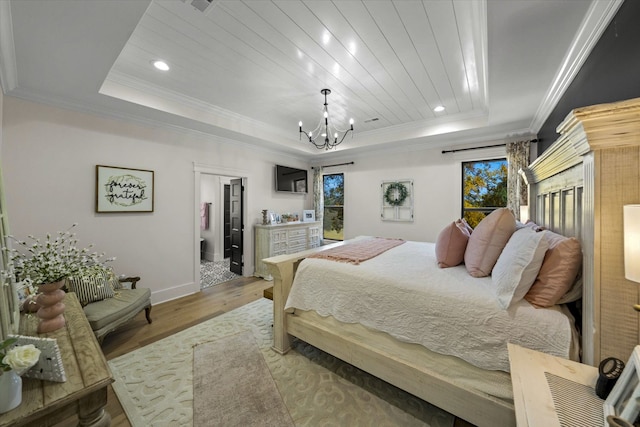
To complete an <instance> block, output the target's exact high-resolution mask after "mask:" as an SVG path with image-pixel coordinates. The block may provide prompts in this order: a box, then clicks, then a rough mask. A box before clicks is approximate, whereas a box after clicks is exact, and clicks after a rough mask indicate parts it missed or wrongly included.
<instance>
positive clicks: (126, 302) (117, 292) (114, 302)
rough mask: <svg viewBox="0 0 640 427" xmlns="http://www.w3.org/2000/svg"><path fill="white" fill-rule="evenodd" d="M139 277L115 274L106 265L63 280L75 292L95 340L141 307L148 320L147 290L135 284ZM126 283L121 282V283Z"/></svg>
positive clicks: (149, 299) (117, 326) (148, 320)
mask: <svg viewBox="0 0 640 427" xmlns="http://www.w3.org/2000/svg"><path fill="white" fill-rule="evenodd" d="M138 281H140V277H121V278H117V277H116V276H115V274H114V273H113V271H111V270H110V269H103V268H97V269H96V272H95V274H92V275H89V276H86V277H81V278H77V279H69V280H68V281H67V289H68V291H70V292H75V293H76V294H77V296H78V300H79V301H80V303H81V304H82V305H83V310H84V314H85V316H87V320H88V321H89V325H91V329H92V330H93V333H94V335H95V336H96V338H97V339H98V342H100V343H102V340H103V339H104V337H105V336H106V335H107V334H108V333H110V332H112V331H114V330H116V329H117V328H119V327H120V326H122V325H124V324H126V323H128V322H129V321H130V320H132V319H133V318H134V317H135V316H136V315H137V314H138V313H140V312H141V311H142V310H145V315H146V318H147V322H148V323H151V322H152V320H151V290H150V289H148V288H138V287H137V283H138ZM127 283H128V284H130V285H128V286H125V284H127Z"/></svg>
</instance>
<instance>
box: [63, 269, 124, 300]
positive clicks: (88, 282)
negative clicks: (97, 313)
mask: <svg viewBox="0 0 640 427" xmlns="http://www.w3.org/2000/svg"><path fill="white" fill-rule="evenodd" d="M67 287H68V288H69V291H71V292H75V293H76V295H77V296H78V300H79V301H80V304H82V305H87V304H89V303H90V302H95V301H102V300H103V299H106V298H113V297H114V296H115V293H114V292H113V288H111V285H110V284H109V282H107V280H105V276H104V269H103V268H95V269H93V270H92V271H91V272H89V273H88V274H86V275H85V276H82V277H69V278H68V279H67Z"/></svg>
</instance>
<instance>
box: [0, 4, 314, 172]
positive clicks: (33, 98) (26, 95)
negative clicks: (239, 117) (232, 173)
mask: <svg viewBox="0 0 640 427" xmlns="http://www.w3.org/2000/svg"><path fill="white" fill-rule="evenodd" d="M0 3H1V1H0ZM8 96H11V97H14V98H18V99H22V100H24V101H28V102H34V103H37V104H43V105H48V106H50V107H54V108H61V109H64V110H68V111H73V112H77V113H83V114H90V115H93V116H96V117H100V118H105V119H111V120H118V121H121V122H125V123H131V124H135V125H140V126H144V127H148V128H153V129H157V128H160V129H166V130H169V131H173V132H176V133H179V134H183V135H192V136H195V137H198V138H202V139H206V140H207V141H209V142H213V143H216V144H222V145H233V146H234V147H236V148H241V149H246V150H251V151H259V152H262V153H267V154H271V155H276V156H288V157H291V158H292V159H296V160H302V161H309V159H310V158H312V157H313V156H311V155H308V154H305V153H296V152H292V151H286V150H285V149H281V148H272V147H269V146H265V145H261V144H255V143H251V142H246V141H241V140H238V139H232V138H228V137H224V136H220V135H217V134H215V133H213V132H206V131H203V130H199V129H193V128H191V127H186V126H180V125H177V124H173V123H169V122H167V121H162V120H155V119H150V118H148V117H143V116H140V115H133V114H130V113H122V112H120V111H114V110H112V109H108V108H96V107H95V106H94V105H85V104H82V103H78V102H72V101H69V100H66V99H62V98H60V97H57V96H56V97H53V96H51V97H49V96H43V95H42V94H41V93H37V94H36V93H32V92H29V91H25V90H22V89H16V90H14V91H13V92H12V93H11V94H9V95H8Z"/></svg>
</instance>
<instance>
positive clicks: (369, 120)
mask: <svg viewBox="0 0 640 427" xmlns="http://www.w3.org/2000/svg"><path fill="white" fill-rule="evenodd" d="M378 120H380V119H379V118H377V117H374V118H372V119H367V120H365V121H364V122H365V123H371V122H377V121H378Z"/></svg>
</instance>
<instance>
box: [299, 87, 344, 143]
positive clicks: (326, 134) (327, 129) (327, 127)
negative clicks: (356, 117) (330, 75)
mask: <svg viewBox="0 0 640 427" xmlns="http://www.w3.org/2000/svg"><path fill="white" fill-rule="evenodd" d="M320 93H321V94H323V95H324V107H323V108H322V113H323V116H324V117H323V118H322V119H321V120H320V123H318V126H316V128H315V129H314V130H312V131H310V132H305V131H304V130H302V122H299V123H298V127H299V128H300V140H302V134H304V135H305V136H306V138H307V139H308V140H309V142H310V143H312V144H313V145H315V147H316V148H317V149H319V150H322V149H323V148H324V149H325V150H331V149H332V148H335V147H336V146H337V145H339V144H340V143H341V142H342V141H344V138H345V137H346V136H347V134H348V133H349V132H351V137H352V138H353V119H349V129H344V130H342V129H338V128H336V127H335V126H333V125H332V124H331V121H330V120H329V108H328V107H329V106H328V104H327V95H329V94H330V93H331V90H330V89H322V90H321V91H320ZM339 137H340V140H338V138H339ZM319 138H322V139H320V140H318V139H319Z"/></svg>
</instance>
